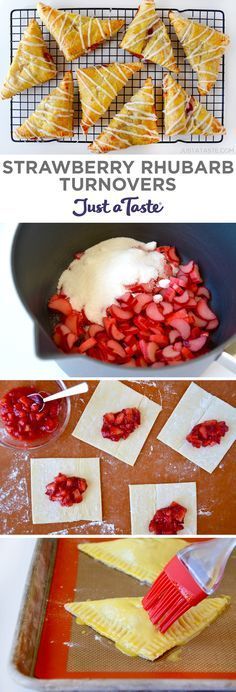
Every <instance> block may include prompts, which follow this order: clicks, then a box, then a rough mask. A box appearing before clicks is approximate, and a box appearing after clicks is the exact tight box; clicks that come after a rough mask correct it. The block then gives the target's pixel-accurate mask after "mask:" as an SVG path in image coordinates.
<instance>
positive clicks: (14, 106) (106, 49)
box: [11, 6, 225, 145]
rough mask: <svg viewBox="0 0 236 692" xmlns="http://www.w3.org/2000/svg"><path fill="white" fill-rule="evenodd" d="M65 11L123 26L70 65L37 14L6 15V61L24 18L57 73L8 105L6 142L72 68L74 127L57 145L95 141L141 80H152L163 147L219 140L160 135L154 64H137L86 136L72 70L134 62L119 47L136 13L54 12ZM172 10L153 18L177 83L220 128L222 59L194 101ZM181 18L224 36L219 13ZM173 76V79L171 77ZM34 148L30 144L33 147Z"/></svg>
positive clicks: (158, 74)
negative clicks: (164, 35) (211, 82)
mask: <svg viewBox="0 0 236 692" xmlns="http://www.w3.org/2000/svg"><path fill="white" fill-rule="evenodd" d="M60 9H66V10H67V12H78V11H79V12H80V13H81V14H83V15H89V16H90V15H94V16H95V17H99V18H101V19H105V18H106V17H112V18H113V19H124V20H125V26H124V28H122V30H121V31H120V32H119V33H118V34H117V35H116V36H115V37H113V38H112V40H111V41H108V42H105V43H104V44H102V45H101V47H99V48H97V49H96V51H92V52H90V53H88V54H86V55H84V56H81V57H80V58H79V59H77V60H74V61H73V62H72V63H68V62H66V61H65V59H64V56H63V54H62V53H61V51H60V50H59V48H58V46H57V44H56V42H55V41H54V39H53V37H52V36H51V34H49V33H48V31H47V29H46V27H45V26H44V25H43V24H42V22H41V20H40V18H39V16H38V14H37V10H36V9H33V8H29V9H17V10H13V11H12V13H11V60H12V58H13V57H14V55H15V52H16V50H17V46H18V43H19V41H20V40H21V38H22V35H23V33H24V30H25V28H26V26H27V24H28V22H29V20H30V19H32V18H34V19H37V21H38V23H39V25H40V26H41V28H42V30H43V36H44V38H45V40H46V43H47V45H48V47H49V52H50V53H51V55H52V57H53V59H54V61H55V64H56V66H57V68H58V74H57V76H56V78H55V79H52V80H50V82H47V83H46V84H42V85H40V86H37V87H35V88H34V89H28V90H27V91H24V92H22V93H21V94H17V95H16V96H14V98H13V99H12V101H11V138H12V140H13V141H14V142H19V141H22V140H19V139H18V138H17V137H16V136H15V134H14V131H15V129H16V128H17V127H18V126H19V125H21V124H22V122H23V120H25V119H26V118H28V117H29V116H30V115H31V113H32V112H33V111H34V110H35V108H36V106H37V105H38V103H40V101H41V100H42V98H44V97H45V96H47V95H48V94H49V93H50V92H51V91H52V89H54V88H55V87H56V86H57V85H58V84H59V82H60V80H61V79H62V77H63V76H64V74H65V71H66V70H70V69H72V71H73V77H74V85H75V128H74V136H73V137H71V138H64V139H63V140H59V141H60V142H62V143H63V142H65V143H68V142H79V143H85V142H92V141H93V140H94V139H95V137H97V136H98V135H99V134H100V133H101V131H102V130H103V129H104V128H105V127H106V126H107V125H108V124H109V122H110V120H111V118H113V117H114V115H115V114H116V113H117V112H118V111H119V110H121V108H122V106H123V105H124V103H125V102H127V101H129V100H130V98H131V96H132V95H133V93H134V92H136V91H137V89H139V88H140V87H141V86H142V85H143V84H144V81H145V79H146V78H147V77H152V78H153V81H154V87H155V90H156V108H157V116H158V129H159V132H160V138H161V139H160V141H162V142H165V143H173V142H196V143H199V142H204V144H206V145H208V144H211V143H212V142H221V141H222V140H223V136H221V135H215V136H213V135H212V136H208V137H206V136H204V135H187V136H184V137H167V136H166V135H164V117H163V99H162V88H161V84H162V79H163V76H164V75H165V74H166V70H163V68H161V67H160V66H159V65H155V64H154V63H151V62H150V63H148V62H144V63H143V69H142V70H141V72H139V73H137V74H135V75H133V76H132V78H131V79H130V80H129V82H128V84H127V86H126V87H125V88H124V89H123V90H122V91H121V93H120V94H118V96H117V97H116V99H115V100H114V101H113V102H112V104H111V105H110V107H109V109H108V111H107V113H105V115H104V116H103V117H102V118H101V119H100V120H99V121H98V122H97V123H96V124H95V125H94V126H93V127H92V128H90V130H89V132H88V134H87V135H85V134H84V133H83V132H82V130H81V128H80V126H79V121H80V119H81V109H80V105H79V99H78V87H77V78H76V71H77V69H78V67H82V68H84V67H91V66H93V65H101V64H108V63H109V62H115V61H119V62H132V61H137V58H135V57H134V56H132V55H131V54H130V53H129V52H128V51H125V50H123V49H122V48H120V42H121V39H122V37H123V36H124V33H125V28H126V29H127V27H128V25H129V24H130V23H131V21H132V19H133V17H134V16H135V14H136V9H134V8H130V7H126V8H124V7H123V8H122V7H119V8H114V7H113V8H111V9H110V8H104V7H103V8H99V7H94V8H86V7H80V8H69V7H66V8H60ZM170 9H172V10H175V8H173V7H172V6H169V7H168V8H158V11H157V16H158V17H159V18H160V19H162V20H163V21H164V23H165V24H166V26H167V28H168V33H169V35H170V38H171V42H172V45H173V50H174V53H175V56H176V58H177V63H178V66H179V68H180V72H179V74H178V76H177V80H179V81H180V83H181V85H182V86H183V87H184V88H185V89H187V91H188V92H189V94H193V96H196V97H197V98H198V99H199V100H200V101H201V102H202V103H203V104H204V105H205V106H206V108H207V109H208V111H209V112H210V113H212V115H214V116H215V117H216V118H218V119H219V120H220V122H221V123H222V124H223V122H224V57H223V58H222V61H221V66H220V70H219V75H218V79H217V82H216V85H215V86H214V87H213V89H212V90H211V92H210V94H208V96H207V97H200V96H199V93H198V90H197V75H196V73H195V72H193V70H192V68H191V66H190V64H189V63H188V61H187V60H186V58H185V55H184V52H183V49H182V47H181V44H180V43H179V41H178V39H177V36H176V33H175V31H174V29H173V27H172V26H171V24H170V21H169V18H168V12H169V10H170ZM179 11H180V12H183V13H184V16H186V17H188V18H190V19H193V20H195V21H197V22H199V23H202V24H207V25H208V26H210V27H213V28H215V29H217V31H220V32H224V31H225V15H224V12H223V11H222V10H215V9H212V8H211V9H194V8H191V9H186V10H179ZM174 76H175V75H174ZM33 144H34V143H33Z"/></svg>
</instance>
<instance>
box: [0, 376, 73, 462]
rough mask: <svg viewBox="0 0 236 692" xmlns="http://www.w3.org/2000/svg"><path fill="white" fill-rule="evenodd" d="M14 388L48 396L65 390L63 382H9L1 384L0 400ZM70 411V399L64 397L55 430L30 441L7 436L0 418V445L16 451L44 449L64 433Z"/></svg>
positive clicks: (61, 400)
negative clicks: (27, 389)
mask: <svg viewBox="0 0 236 692" xmlns="http://www.w3.org/2000/svg"><path fill="white" fill-rule="evenodd" d="M15 387H33V388H34V391H35V392H41V391H44V392H47V393H48V394H54V393H56V392H59V391H61V390H63V389H66V386H65V385H64V382H61V381H60V380H45V381H42V380H18V381H15V380H14V381H12V380H11V381H10V380H9V381H8V382H4V383H1V385H0V399H2V397H4V396H5V395H6V394H7V392H9V391H10V390H11V389H15ZM70 411H71V405H70V398H69V397H65V398H64V399H60V408H59V413H58V418H59V424H58V426H57V428H56V430H54V431H52V432H51V433H50V432H49V433H45V434H43V436H42V437H39V438H38V439H34V440H32V441H30V440H18V439H16V438H14V437H12V436H11V435H9V433H8V432H7V430H6V429H5V427H4V421H3V420H2V419H1V416H0V445H3V446H4V447H10V448H13V449H16V450H17V449H19V450H20V449H21V450H27V449H37V448H38V447H44V446H45V445H47V444H48V443H49V442H52V441H53V440H56V439H57V438H58V437H59V435H61V434H62V433H63V432H64V430H65V428H66V426H67V424H68V421H69V418H70Z"/></svg>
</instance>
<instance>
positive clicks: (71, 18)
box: [37, 2, 124, 62]
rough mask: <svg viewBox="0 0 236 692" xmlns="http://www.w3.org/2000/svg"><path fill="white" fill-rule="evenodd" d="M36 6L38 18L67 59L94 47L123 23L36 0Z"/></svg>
mask: <svg viewBox="0 0 236 692" xmlns="http://www.w3.org/2000/svg"><path fill="white" fill-rule="evenodd" d="M37 10H38V13H39V16H40V18H41V20H42V22H43V23H44V24H45V26H46V27H47V29H48V31H50V33H51V34H52V36H53V38H55V41H56V42H57V43H58V45H59V48H60V50H61V51H62V53H63V54H64V56H65V59H66V60H68V61H69V62H70V61H71V60H75V58H78V57H79V56H80V55H84V54H85V53H87V52H88V51H89V50H95V48H97V46H99V45H100V44H101V43H103V42H104V41H107V40H108V39H110V38H111V37H112V36H113V34H116V33H117V32H118V31H119V30H120V29H121V27H122V26H123V25H124V20H123V19H110V18H108V19H99V18H98V17H93V16H92V17H91V16H88V17H86V15H82V14H78V13H77V14H76V13H73V12H64V11H63V10H55V9H54V8H53V7H49V6H48V5H44V4H43V3H42V2H39V3H38V5H37Z"/></svg>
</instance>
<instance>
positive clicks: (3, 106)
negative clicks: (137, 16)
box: [0, 0, 236, 220]
mask: <svg viewBox="0 0 236 692" xmlns="http://www.w3.org/2000/svg"><path fill="white" fill-rule="evenodd" d="M46 4H49V5H50V4H52V5H53V6H54V7H58V8H60V7H63V8H64V7H66V6H68V7H70V8H72V7H77V8H78V7H79V6H83V7H94V6H96V5H98V6H100V7H112V6H113V7H119V6H127V7H128V6H129V7H137V6H138V4H139V1H138V0H123V2H121V0H120V2H119V1H118V0H100V2H97V3H94V0H83V2H81V0H56V2H54V0H52V3H51V0H48V2H46ZM35 5H36V0H0V11H1V63H0V83H2V81H3V79H4V78H5V76H6V74H7V71H8V68H9V53H10V46H9V22H10V20H9V15H10V12H11V10H12V9H17V8H22V7H24V8H25V9H26V8H27V7H28V8H32V7H35ZM173 5H174V6H175V7H176V6H177V7H178V9H180V10H181V9H186V8H188V9H189V8H191V7H193V8H196V7H197V8H199V9H201V8H202V9H206V7H207V8H208V9H221V10H224V12H225V15H226V33H227V31H228V32H229V34H230V37H231V40H232V43H231V46H230V47H229V48H228V49H227V55H226V63H225V64H226V70H225V125H226V128H227V131H228V134H227V135H226V137H224V140H223V142H221V143H219V144H209V145H207V152H208V153H209V154H211V153H216V152H218V153H226V152H229V149H231V153H232V148H234V147H235V133H236V122H235V111H236V90H235V89H234V88H233V86H234V82H235V64H236V41H235V40H234V41H233V39H235V37H236V2H235V0H191V2H189V0H185V1H184V2H183V0H175V2H174V3H173V4H172V5H171V3H170V2H169V1H168V0H158V3H157V6H158V7H159V8H162V7H167V8H168V7H170V9H172V7H173ZM0 113H1V129H0V153H2V154H3V153H7V154H10V153H11V152H14V153H15V154H21V155H22V153H34V155H38V154H39V153H40V154H42V153H46V152H47V153H50V154H52V153H54V154H55V153H57V154H59V153H63V154H65V153H70V154H76V153H77V154H78V153H87V152H88V150H87V145H86V144H84V145H82V144H81V145H78V144H77V143H71V144H70V143H69V144H68V146H67V145H66V144H60V143H59V142H52V143H46V144H44V143H33V144H32V143H31V144H27V143H15V142H12V141H11V138H10V134H9V124H10V105H9V102H8V101H3V102H2V103H0ZM170 149H172V151H173V152H174V153H175V154H178V153H183V150H185V151H187V152H189V154H190V153H191V154H192V153H200V152H201V151H203V152H204V151H205V145H204V144H203V145H198V144H197V145H195V146H193V145H187V146H186V147H185V145H183V144H175V145H174V146H173V148H172V147H171V146H170V145H169V144H167V145H165V144H157V145H152V147H146V146H145V147H143V148H142V150H143V153H144V154H147V153H149V152H152V153H153V154H157V153H159V154H160V153H161V154H163V153H170ZM138 150H139V151H140V149H137V148H135V147H132V148H131V150H130V151H131V152H132V154H133V153H135V152H136V153H137V151H138ZM235 153H236V148H235ZM21 220H22V219H21Z"/></svg>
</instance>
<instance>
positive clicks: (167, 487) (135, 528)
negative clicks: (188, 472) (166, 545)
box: [129, 483, 197, 536]
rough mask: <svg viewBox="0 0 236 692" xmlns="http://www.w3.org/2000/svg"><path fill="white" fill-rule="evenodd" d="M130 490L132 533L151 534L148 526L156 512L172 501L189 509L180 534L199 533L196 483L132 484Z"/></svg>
mask: <svg viewBox="0 0 236 692" xmlns="http://www.w3.org/2000/svg"><path fill="white" fill-rule="evenodd" d="M129 492H130V514H131V528H132V534H141V535H143V534H148V535H150V532H149V529H148V526H149V523H150V521H151V519H152V518H153V516H154V514H155V512H156V511H157V510H158V509H162V508H163V507H168V506H169V505H170V504H171V502H178V503H179V504H180V505H183V507H185V509H187V513H186V515H185V520H184V529H183V530H182V531H179V532H178V536H181V535H185V536H187V535H188V534H192V535H193V534H196V533H197V491H196V483H156V484H155V483H153V484H150V485H149V484H148V485H130V486H129Z"/></svg>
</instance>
